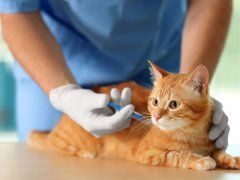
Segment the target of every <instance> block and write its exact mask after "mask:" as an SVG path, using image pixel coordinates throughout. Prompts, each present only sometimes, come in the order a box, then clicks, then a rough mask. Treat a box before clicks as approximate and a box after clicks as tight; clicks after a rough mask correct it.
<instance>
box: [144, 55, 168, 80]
mask: <svg viewBox="0 0 240 180" xmlns="http://www.w3.org/2000/svg"><path fill="white" fill-rule="evenodd" d="M148 62H149V64H150V65H151V67H150V68H149V69H150V73H151V75H152V80H153V81H159V80H161V79H162V78H163V77H164V76H167V75H169V73H168V72H167V71H164V70H163V69H161V68H160V67H158V66H157V65H156V64H154V63H152V62H151V61H150V60H148Z"/></svg>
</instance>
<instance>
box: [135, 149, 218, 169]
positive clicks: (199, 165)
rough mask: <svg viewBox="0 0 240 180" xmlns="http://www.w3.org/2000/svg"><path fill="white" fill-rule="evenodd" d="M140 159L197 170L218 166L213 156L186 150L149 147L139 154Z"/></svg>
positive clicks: (144, 162)
mask: <svg viewBox="0 0 240 180" xmlns="http://www.w3.org/2000/svg"><path fill="white" fill-rule="evenodd" d="M138 161H139V162H140V163H143V164H149V165H160V166H167V167H180V168H187V169H195V170H210V169H214V168H215V167H216V162H215V161H214V159H212V158H211V157H209V156H208V157H204V156H201V155H199V154H194V153H191V152H184V151H182V152H181V151H163V150H159V149H148V150H145V151H143V152H142V153H140V154H139V155H138Z"/></svg>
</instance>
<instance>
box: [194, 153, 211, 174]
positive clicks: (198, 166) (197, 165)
mask: <svg viewBox="0 0 240 180" xmlns="http://www.w3.org/2000/svg"><path fill="white" fill-rule="evenodd" d="M215 167H216V162H215V160H214V159H213V158H211V157H209V156H207V157H203V158H201V159H198V160H197V161H195V162H194V164H193V166H192V169H195V170H202V171H206V170H211V169H214V168H215Z"/></svg>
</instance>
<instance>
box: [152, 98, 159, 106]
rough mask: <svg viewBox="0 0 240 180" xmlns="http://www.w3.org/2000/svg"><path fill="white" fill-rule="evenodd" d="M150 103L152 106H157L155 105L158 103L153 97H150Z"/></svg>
mask: <svg viewBox="0 0 240 180" xmlns="http://www.w3.org/2000/svg"><path fill="white" fill-rule="evenodd" d="M152 105H153V106H157V105H158V100H157V99H155V98H153V99H152Z"/></svg>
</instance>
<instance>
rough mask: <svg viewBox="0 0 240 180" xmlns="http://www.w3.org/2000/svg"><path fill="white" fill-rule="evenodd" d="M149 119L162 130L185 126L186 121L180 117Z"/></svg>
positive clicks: (172, 129)
mask: <svg viewBox="0 0 240 180" xmlns="http://www.w3.org/2000/svg"><path fill="white" fill-rule="evenodd" d="M151 120H152V123H153V125H155V126H157V127H158V128H159V129H161V130H162V131H174V130H177V129H182V128H184V127H186V126H187V123H186V121H184V120H182V119H167V118H161V119H160V120H158V121H156V119H155V118H154V117H152V118H151Z"/></svg>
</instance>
